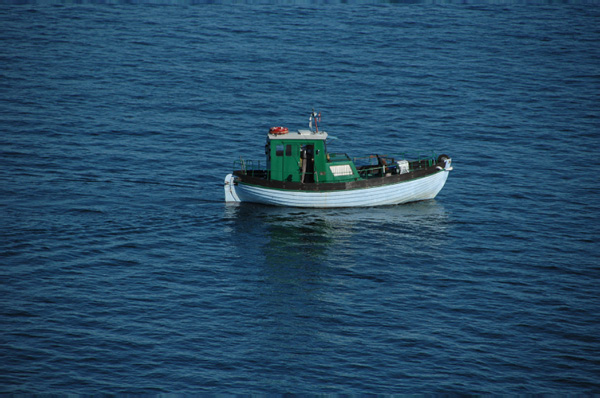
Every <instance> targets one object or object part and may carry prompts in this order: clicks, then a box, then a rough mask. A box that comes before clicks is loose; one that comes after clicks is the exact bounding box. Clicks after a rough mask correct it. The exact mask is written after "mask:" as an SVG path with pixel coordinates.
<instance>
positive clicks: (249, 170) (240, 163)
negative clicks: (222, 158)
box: [233, 157, 270, 177]
mask: <svg viewBox="0 0 600 398" xmlns="http://www.w3.org/2000/svg"><path fill="white" fill-rule="evenodd" d="M263 164H264V163H263ZM233 170H240V171H241V172H242V174H244V175H249V176H255V177H265V176H266V177H268V175H269V172H270V170H267V169H263V168H262V166H261V162H260V160H258V161H254V160H251V159H250V160H248V159H243V158H241V157H240V159H239V160H235V161H234V162H233Z"/></svg>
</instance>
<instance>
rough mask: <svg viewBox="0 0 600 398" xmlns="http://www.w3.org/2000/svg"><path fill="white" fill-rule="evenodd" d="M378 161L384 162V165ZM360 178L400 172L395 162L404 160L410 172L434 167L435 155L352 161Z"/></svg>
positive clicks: (382, 157)
mask: <svg viewBox="0 0 600 398" xmlns="http://www.w3.org/2000/svg"><path fill="white" fill-rule="evenodd" d="M380 159H383V160H385V163H386V164H385V165H384V164H382V162H381V161H380ZM352 160H353V161H354V164H355V166H356V168H357V169H358V172H359V174H360V176H361V177H362V178H372V177H380V176H382V175H384V174H385V173H389V172H392V173H394V172H396V173H397V172H400V171H399V170H398V165H397V163H396V160H399V161H400V160H406V161H407V162H408V168H409V170H408V171H409V172H410V171H415V170H422V169H426V168H428V167H431V166H433V165H435V163H436V162H437V155H436V153H435V152H434V151H428V152H421V153H409V152H405V153H400V154H390V155H369V156H361V157H355V158H353V159H352Z"/></svg>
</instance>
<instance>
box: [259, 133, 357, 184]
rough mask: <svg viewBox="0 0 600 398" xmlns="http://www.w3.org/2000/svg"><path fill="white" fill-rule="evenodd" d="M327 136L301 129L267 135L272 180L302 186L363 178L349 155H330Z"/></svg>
mask: <svg viewBox="0 0 600 398" xmlns="http://www.w3.org/2000/svg"><path fill="white" fill-rule="evenodd" d="M326 140H327V133H326V132H321V131H319V132H313V131H311V130H298V131H296V132H287V129H285V133H283V134H272V133H269V134H268V135H267V144H266V146H265V152H266V155H267V169H268V170H269V176H268V179H269V180H271V181H282V182H300V183H331V182H349V181H356V180H359V179H361V178H360V177H359V174H358V172H357V170H356V166H355V165H354V162H353V161H352V160H351V159H350V158H349V157H348V156H347V155H346V154H333V153H332V154H329V153H328V152H327V144H326Z"/></svg>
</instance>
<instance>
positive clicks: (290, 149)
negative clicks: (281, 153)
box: [285, 145, 292, 156]
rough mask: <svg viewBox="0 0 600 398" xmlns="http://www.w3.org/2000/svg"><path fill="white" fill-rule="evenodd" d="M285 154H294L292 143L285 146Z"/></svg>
mask: <svg viewBox="0 0 600 398" xmlns="http://www.w3.org/2000/svg"><path fill="white" fill-rule="evenodd" d="M285 156H292V146H291V145H286V146H285Z"/></svg>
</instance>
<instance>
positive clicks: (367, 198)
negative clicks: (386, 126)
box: [225, 112, 452, 208]
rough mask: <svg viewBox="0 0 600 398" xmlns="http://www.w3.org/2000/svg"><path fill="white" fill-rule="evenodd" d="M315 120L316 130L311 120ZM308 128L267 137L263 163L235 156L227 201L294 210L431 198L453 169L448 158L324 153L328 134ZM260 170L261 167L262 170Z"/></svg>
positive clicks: (317, 118)
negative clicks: (291, 208)
mask: <svg viewBox="0 0 600 398" xmlns="http://www.w3.org/2000/svg"><path fill="white" fill-rule="evenodd" d="M313 121H314V122H315V130H313V129H312V122H313ZM319 121H320V114H318V115H317V114H315V113H314V112H313V113H312V115H311V119H310V125H309V126H310V129H309V130H298V131H295V132H290V131H289V129H288V128H286V127H273V128H271V129H270V130H269V133H268V134H267V144H266V146H265V152H266V162H264V163H262V164H261V162H260V161H258V162H254V161H251V160H244V159H242V158H240V160H239V161H236V162H234V171H233V173H232V174H228V175H227V176H226V177H225V201H226V202H253V203H263V204H267V205H276V206H293V207H321V208H325V207H369V206H381V205H394V204H401V203H408V202H414V201H419V200H427V199H433V198H435V197H436V195H437V194H438V193H439V192H440V190H441V189H442V188H443V187H444V184H445V183H446V179H447V178H448V174H449V172H450V171H451V170H452V166H451V164H452V160H451V159H450V158H449V157H448V156H447V155H440V156H437V155H436V154H435V153H434V152H432V153H431V154H428V155H416V156H410V155H409V154H400V155H378V154H376V155H368V156H364V157H358V158H350V157H349V156H348V155H347V154H345V153H329V152H327V139H328V134H327V133H326V132H324V131H319V129H318V122H319ZM263 166H264V167H263Z"/></svg>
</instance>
